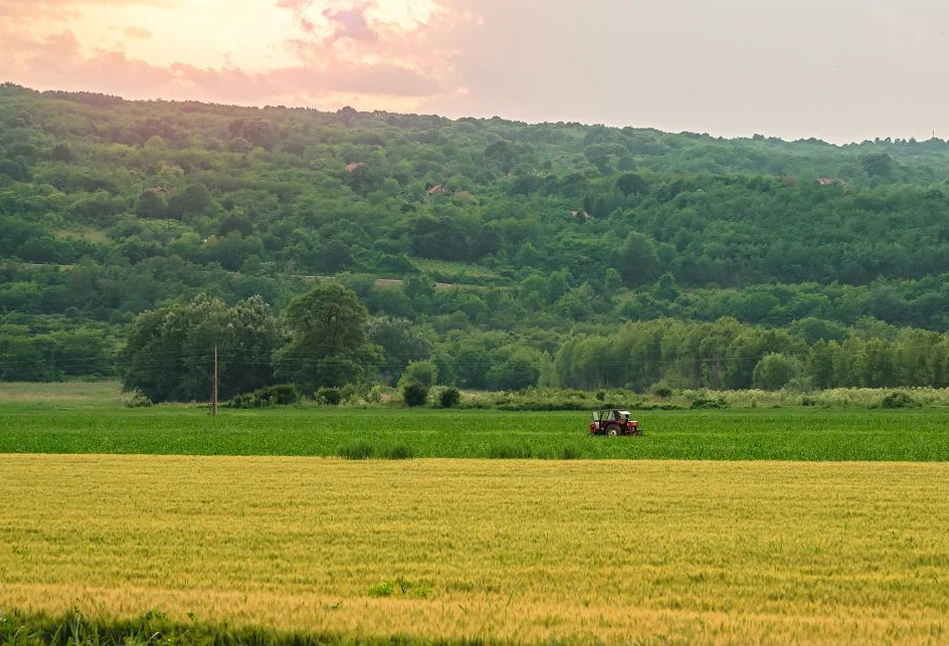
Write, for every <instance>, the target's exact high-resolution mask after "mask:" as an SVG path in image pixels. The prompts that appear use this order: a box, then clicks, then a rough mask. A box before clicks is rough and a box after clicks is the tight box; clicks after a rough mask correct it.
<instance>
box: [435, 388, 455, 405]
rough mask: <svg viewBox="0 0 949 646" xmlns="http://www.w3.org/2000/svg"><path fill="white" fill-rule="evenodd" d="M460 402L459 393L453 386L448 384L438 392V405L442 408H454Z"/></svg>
mask: <svg viewBox="0 0 949 646" xmlns="http://www.w3.org/2000/svg"><path fill="white" fill-rule="evenodd" d="M460 402H461V393H460V392H458V389H457V388H455V387H454V386H449V387H448V388H445V389H444V390H442V391H441V392H440V393H438V405H439V406H441V407H442V408H454V407H455V406H457V405H458V404H459V403H460Z"/></svg>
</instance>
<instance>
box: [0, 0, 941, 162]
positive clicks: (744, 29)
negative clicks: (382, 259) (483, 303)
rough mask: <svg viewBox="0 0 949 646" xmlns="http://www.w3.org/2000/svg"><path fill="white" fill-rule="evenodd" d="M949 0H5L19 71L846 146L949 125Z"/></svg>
mask: <svg viewBox="0 0 949 646" xmlns="http://www.w3.org/2000/svg"><path fill="white" fill-rule="evenodd" d="M947 32H949V2H945V0H783V1H781V2H778V1H771V0H585V1H583V2H581V1H578V0H573V1H567V0H536V1H529V0H0V81H2V80H8V81H12V82H15V83H19V84H22V85H27V86H29V87H33V88H37V89H67V90H90V91H95V92H105V93H108V94H117V95H121V96H124V97H126V98H130V99H141V98H166V99H197V100H202V101H215V102H221V103H238V104H247V105H265V104H271V105H278V104H279V105H292V106H310V107H316V108H320V109H327V110H335V109H337V108H339V107H341V106H343V105H352V106H354V107H356V108H360V109H384V110H393V111H400V112H424V113H438V114H444V115H447V116H451V117H460V116H479V117H480V116H488V117H490V116H494V115H499V116H502V117H505V118H510V119H520V120H524V121H531V122H536V121H580V122H583V123H605V124H608V125H630V126H635V127H654V128H659V129H661V130H666V131H673V132H679V131H683V130H687V131H693V132H708V133H710V134H713V135H721V136H726V137H732V136H749V135H752V134H755V133H761V134H765V135H769V136H778V137H782V138H785V139H797V138H801V137H805V138H806V137H818V138H821V139H825V140H827V141H834V142H838V143H843V142H848V141H860V140H863V139H872V138H874V137H881V138H882V137H887V136H889V137H894V138H896V137H903V138H908V137H916V138H917V139H928V138H929V137H930V136H932V133H933V131H935V134H936V136H937V137H940V138H943V139H946V138H949V83H947V82H946V79H947V78H949V36H947Z"/></svg>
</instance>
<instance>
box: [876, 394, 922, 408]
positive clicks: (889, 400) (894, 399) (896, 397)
mask: <svg viewBox="0 0 949 646" xmlns="http://www.w3.org/2000/svg"><path fill="white" fill-rule="evenodd" d="M918 405H919V404H918V403H917V402H916V400H915V399H913V398H912V397H910V396H909V395H908V394H906V393H904V392H900V391H897V392H894V393H890V394H889V395H887V396H886V397H884V398H883V399H882V400H880V407H881V408H910V407H913V406H918Z"/></svg>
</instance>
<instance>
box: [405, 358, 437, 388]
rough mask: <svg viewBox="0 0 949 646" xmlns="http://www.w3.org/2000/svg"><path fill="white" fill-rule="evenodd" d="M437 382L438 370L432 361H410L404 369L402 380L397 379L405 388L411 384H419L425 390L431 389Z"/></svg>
mask: <svg viewBox="0 0 949 646" xmlns="http://www.w3.org/2000/svg"><path fill="white" fill-rule="evenodd" d="M437 380H438V368H437V367H436V366H435V362H434V361H427V360H426V361H411V362H409V365H408V366H406V367H405V372H403V373H402V378H401V379H399V384H400V385H401V386H406V385H408V384H410V383H412V382H416V383H420V384H422V385H423V386H425V387H426V388H431V387H432V386H434V385H435V383H436V382H437Z"/></svg>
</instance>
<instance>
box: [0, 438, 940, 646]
mask: <svg viewBox="0 0 949 646" xmlns="http://www.w3.org/2000/svg"><path fill="white" fill-rule="evenodd" d="M0 473H3V474H4V477H3V478H0V499H2V500H4V504H3V505H0V546H3V548H2V549H0V608H7V609H9V608H23V609H29V612H30V613H33V614H34V615H37V616H39V615H42V614H44V613H45V614H46V615H47V616H53V617H61V616H63V613H67V612H68V611H69V610H70V609H71V608H75V607H77V606H78V607H79V608H80V609H81V610H82V612H84V613H85V614H87V615H88V616H90V617H98V616H101V617H111V618H113V619H112V620H111V621H112V622H113V623H114V622H117V621H120V620H125V619H129V618H135V617H140V616H141V614H142V613H143V612H144V611H145V610H147V609H154V612H155V613H158V612H160V613H161V616H163V617H167V620H168V621H169V622H175V623H177V624H179V625H184V624H188V623H190V622H197V624H200V625H205V624H207V625H217V626H220V625H221V624H222V622H227V626H226V627H225V629H224V634H225V635H227V634H228V633H227V631H231V633H232V634H240V632H241V631H245V630H246V631H248V633H247V634H251V635H253V634H255V633H254V629H253V627H254V626H258V627H263V629H264V630H265V631H277V632H278V633H280V634H294V633H295V632H297V631H298V632H301V633H303V634H311V635H312V634H317V635H320V634H322V635H330V636H338V637H339V639H340V640H345V639H350V638H351V639H353V640H354V643H358V642H359V641H362V640H365V641H371V640H377V641H376V643H388V642H387V641H386V640H390V639H391V636H393V635H399V636H403V637H402V639H404V640H405V641H404V642H399V643H412V642H413V641H416V642H420V643H424V642H425V641H432V642H436V641H437V642H439V643H452V642H458V641H461V640H465V639H469V640H481V641H484V642H491V641H495V640H497V641H509V642H517V643H541V642H543V643H562V642H569V643H589V642H593V641H598V642H601V643H682V644H685V643H804V642H806V643H855V644H859V643H893V642H916V643H919V642H927V641H929V642H932V643H936V642H939V641H941V640H945V639H946V638H947V636H949V620H947V619H946V617H947V616H949V576H947V571H949V556H947V555H949V532H947V525H946V520H945V519H947V518H949V497H947V496H945V483H946V482H947V481H949V464H892V463H849V464H826V463H811V464H807V463H782V462H756V463H734V462H681V461H641V462H629V461H605V462H590V461H571V462H549V461H539V460H505V461H488V460H414V461H408V462H389V461H378V462H374V463H367V462H364V461H360V462H353V461H347V460H335V459H329V460H328V459H313V458H247V457H177V456H102V455H95V456H92V455H74V456H69V455H66V456H44V455H29V456H28V455H3V456H0ZM0 614H2V613H0ZM109 625H110V624H109ZM0 634H2V632H0ZM198 634H201V633H200V632H199V633H198ZM264 634H270V635H272V634H275V633H270V632H265V633H264ZM332 639H336V637H333V638H332ZM7 643H17V642H10V641H9V640H8V642H7ZM90 643H91V642H90ZM216 643H224V642H220V641H218V642H216ZM231 643H237V642H231ZM253 643H279V642H268V641H266V640H263V641H254V642H253ZM303 643H306V642H303ZM328 643H336V642H334V641H328Z"/></svg>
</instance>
